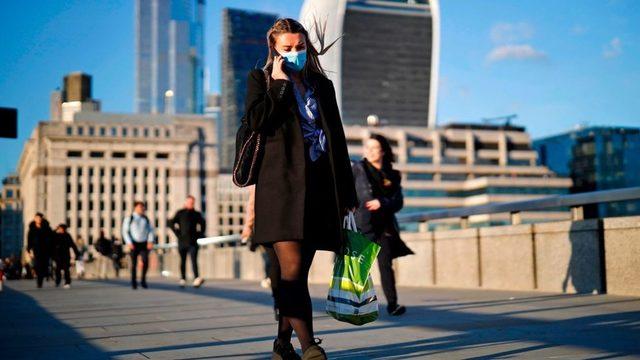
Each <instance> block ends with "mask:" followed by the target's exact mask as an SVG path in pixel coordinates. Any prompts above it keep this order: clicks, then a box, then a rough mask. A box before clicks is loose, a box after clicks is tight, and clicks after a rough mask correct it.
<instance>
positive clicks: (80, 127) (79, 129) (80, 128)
mask: <svg viewBox="0 0 640 360" xmlns="http://www.w3.org/2000/svg"><path fill="white" fill-rule="evenodd" d="M78 135H84V128H83V127H82V126H78Z"/></svg>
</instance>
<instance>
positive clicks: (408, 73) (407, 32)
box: [342, 2, 432, 126]
mask: <svg viewBox="0 0 640 360" xmlns="http://www.w3.org/2000/svg"><path fill="white" fill-rule="evenodd" d="M343 31H344V34H345V36H344V39H343V40H342V41H343V44H342V45H343V46H342V112H343V113H342V117H343V119H342V120H343V122H344V123H345V124H349V125H357V124H361V125H365V124H366V118H367V116H368V115H370V114H375V115H377V116H378V117H379V118H380V119H381V120H382V121H384V122H386V124H388V125H416V126H426V125H427V117H428V112H429V88H430V81H431V73H430V72H431V39H432V34H431V31H432V19H431V16H430V13H429V10H428V8H424V7H423V8H415V9H413V8H412V9H409V8H402V9H401V10H400V9H397V8H394V7H385V6H381V5H376V6H372V5H370V6H366V4H365V3H358V2H354V3H349V4H348V5H347V10H346V14H345V18H344V29H343Z"/></svg>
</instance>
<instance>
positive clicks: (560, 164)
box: [533, 127, 640, 217]
mask: <svg viewBox="0 0 640 360" xmlns="http://www.w3.org/2000/svg"><path fill="white" fill-rule="evenodd" d="M533 146H534V148H535V149H536V150H537V151H538V153H539V155H540V156H539V157H538V159H539V160H538V161H539V163H540V164H541V165H545V166H548V167H549V168H550V169H551V170H553V171H555V172H557V173H558V174H561V175H565V174H566V176H570V177H571V178H572V180H573V182H574V186H573V188H572V192H576V193H578V192H586V191H597V190H607V189H618V188H625V187H632V186H640V161H638V154H640V128H618V127H591V128H586V129H582V130H577V131H573V132H570V133H567V134H562V135H558V136H553V137H549V138H545V139H540V140H537V141H534V143H533ZM585 212H586V213H585V216H588V217H609V216H624V215H634V214H640V201H627V202H618V203H610V204H600V205H598V206H591V207H588V208H586V209H585Z"/></svg>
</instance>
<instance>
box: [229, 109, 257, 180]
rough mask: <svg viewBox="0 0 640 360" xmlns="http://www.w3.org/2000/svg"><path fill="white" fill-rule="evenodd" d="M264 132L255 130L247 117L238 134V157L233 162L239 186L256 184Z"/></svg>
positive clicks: (235, 178) (234, 176)
mask: <svg viewBox="0 0 640 360" xmlns="http://www.w3.org/2000/svg"><path fill="white" fill-rule="evenodd" d="M264 142H265V138H264V134H262V133H260V132H258V131H253V130H251V129H250V128H249V124H247V121H246V119H245V118H243V119H242V123H241V125H240V128H239V129H238V133H237V134H236V158H235V160H234V162H233V174H232V175H233V176H232V178H233V183H234V184H236V186H239V187H245V186H249V185H254V184H255V183H256V180H257V178H258V170H259V169H260V162H261V161H262V154H263V152H264Z"/></svg>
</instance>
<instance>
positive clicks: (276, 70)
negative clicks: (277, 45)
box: [271, 55, 289, 80]
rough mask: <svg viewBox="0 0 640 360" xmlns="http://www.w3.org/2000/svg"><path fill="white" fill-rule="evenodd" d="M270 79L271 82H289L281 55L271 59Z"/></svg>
mask: <svg viewBox="0 0 640 360" xmlns="http://www.w3.org/2000/svg"><path fill="white" fill-rule="evenodd" d="M271 77H272V78H273V80H289V76H287V74H286V73H285V72H284V58H283V57H282V56H281V55H277V56H274V57H273V68H272V69H271Z"/></svg>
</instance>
